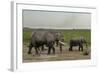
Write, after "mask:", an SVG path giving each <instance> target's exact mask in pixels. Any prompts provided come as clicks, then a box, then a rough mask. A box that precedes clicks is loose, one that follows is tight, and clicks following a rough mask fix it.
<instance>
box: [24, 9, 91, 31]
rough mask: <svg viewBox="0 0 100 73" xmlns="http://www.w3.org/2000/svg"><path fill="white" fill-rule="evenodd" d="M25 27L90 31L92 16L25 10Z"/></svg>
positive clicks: (88, 14) (87, 14)
mask: <svg viewBox="0 0 100 73" xmlns="http://www.w3.org/2000/svg"><path fill="white" fill-rule="evenodd" d="M22 22H23V27H28V28H34V29H35V28H45V29H90V28H91V14H90V13H77V12H54V11H35V10H23V13H22Z"/></svg>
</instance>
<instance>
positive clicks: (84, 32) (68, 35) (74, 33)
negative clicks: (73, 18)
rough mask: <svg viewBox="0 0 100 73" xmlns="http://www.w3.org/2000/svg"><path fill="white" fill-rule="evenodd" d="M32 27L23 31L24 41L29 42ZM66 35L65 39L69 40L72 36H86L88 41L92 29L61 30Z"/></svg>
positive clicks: (89, 40)
mask: <svg viewBox="0 0 100 73" xmlns="http://www.w3.org/2000/svg"><path fill="white" fill-rule="evenodd" d="M32 31H34V30H32V29H26V30H25V29H24V31H23V42H26V43H27V42H29V40H30V38H31V34H32ZM61 32H62V33H63V35H64V40H65V41H69V40H70V39H72V38H79V37H84V38H85V39H86V41H87V42H91V31H90V30H87V29H84V30H83V29H82V30H81V29H74V30H61Z"/></svg>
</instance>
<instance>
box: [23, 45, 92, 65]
mask: <svg viewBox="0 0 100 73" xmlns="http://www.w3.org/2000/svg"><path fill="white" fill-rule="evenodd" d="M27 45H28V44H25V43H24V45H23V62H25V63H26V62H43V61H61V60H85V59H90V57H91V56H90V55H91V54H89V55H83V52H79V51H78V47H74V48H73V51H72V52H69V51H68V48H69V46H68V45H67V44H66V46H63V49H62V50H63V51H62V53H60V50H59V47H56V46H55V49H56V50H55V52H56V53H55V55H53V54H51V55H47V50H45V51H43V52H41V54H40V56H39V55H38V56H37V55H35V56H33V54H34V53H35V50H34V48H32V54H30V55H29V54H27V51H28V47H27ZM45 49H47V47H45ZM89 49H90V48H89ZM84 50H87V49H86V47H84ZM51 52H52V51H51Z"/></svg>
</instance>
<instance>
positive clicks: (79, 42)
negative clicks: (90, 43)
mask: <svg viewBox="0 0 100 73" xmlns="http://www.w3.org/2000/svg"><path fill="white" fill-rule="evenodd" d="M84 43H85V44H86V47H87V42H86V40H85V39H71V40H70V42H69V45H70V48H69V51H73V49H72V48H73V46H79V51H83V44H84Z"/></svg>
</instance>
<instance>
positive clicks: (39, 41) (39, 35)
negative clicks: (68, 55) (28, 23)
mask: <svg viewBox="0 0 100 73" xmlns="http://www.w3.org/2000/svg"><path fill="white" fill-rule="evenodd" d="M54 43H55V36H54V35H53V34H52V33H51V32H49V31H35V32H34V33H33V34H32V37H31V41H30V44H29V50H28V54H30V53H31V50H32V47H34V48H35V51H36V54H39V51H38V50H39V47H43V46H44V45H46V46H47V47H48V54H50V53H51V50H53V54H55V48H54Z"/></svg>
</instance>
